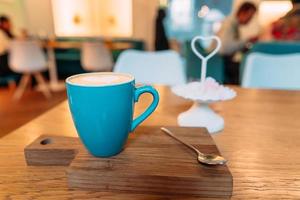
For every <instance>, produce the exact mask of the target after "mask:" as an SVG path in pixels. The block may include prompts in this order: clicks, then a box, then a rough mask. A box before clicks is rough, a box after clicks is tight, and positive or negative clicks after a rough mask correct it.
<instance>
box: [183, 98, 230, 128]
mask: <svg viewBox="0 0 300 200" xmlns="http://www.w3.org/2000/svg"><path fill="white" fill-rule="evenodd" d="M177 121H178V124H179V126H187V127H206V128H207V130H208V132H209V133H216V132H219V131H221V130H223V129H224V120H223V118H222V117H221V116H220V115H218V114H217V113H215V112H214V111H213V110H212V109H211V108H210V107H209V106H208V103H201V104H200V103H198V102H194V104H193V106H192V107H191V108H190V109H189V110H187V111H186V112H183V113H181V114H179V115H178V118H177Z"/></svg>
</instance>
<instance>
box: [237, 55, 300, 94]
mask: <svg viewBox="0 0 300 200" xmlns="http://www.w3.org/2000/svg"><path fill="white" fill-rule="evenodd" d="M299 63H300V53H295V54H282V55H274V54H265V53H256V52H254V53H250V54H249V55H248V56H247V58H246V60H245V70H244V72H243V76H242V87H246V88H268V89H284V90H300V65H299Z"/></svg>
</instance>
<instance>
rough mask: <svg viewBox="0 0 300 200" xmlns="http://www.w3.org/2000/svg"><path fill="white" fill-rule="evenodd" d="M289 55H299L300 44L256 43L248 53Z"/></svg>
mask: <svg viewBox="0 0 300 200" xmlns="http://www.w3.org/2000/svg"><path fill="white" fill-rule="evenodd" d="M254 52H259V53H268V54H276V55H278V54H289V53H297V52H299V53H300V42H261V43H256V44H254V45H253V47H252V48H251V50H250V53H254Z"/></svg>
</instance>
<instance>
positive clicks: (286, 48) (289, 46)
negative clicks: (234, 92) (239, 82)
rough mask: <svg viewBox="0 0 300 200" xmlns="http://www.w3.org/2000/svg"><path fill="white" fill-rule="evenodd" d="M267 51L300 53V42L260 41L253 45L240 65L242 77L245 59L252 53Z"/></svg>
mask: <svg viewBox="0 0 300 200" xmlns="http://www.w3.org/2000/svg"><path fill="white" fill-rule="evenodd" d="M255 52H256V53H267V54H274V55H280V54H291V53H300V42H283V41H276V42H259V43H256V44H254V45H253V47H252V48H251V49H250V50H249V52H248V53H247V54H246V55H245V56H244V58H243V60H242V63H241V65H240V78H242V76H243V73H244V68H245V60H246V58H247V56H248V54H251V53H255Z"/></svg>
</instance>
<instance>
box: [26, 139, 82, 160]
mask: <svg viewBox="0 0 300 200" xmlns="http://www.w3.org/2000/svg"><path fill="white" fill-rule="evenodd" d="M80 147H81V142H80V141H79V139H78V138H75V137H64V136H51V135H42V136H40V137H39V138H37V139H36V140H34V141H33V142H32V143H31V144H29V145H28V146H26V147H25V149H24V156H25V159H26V163H27V165H29V166H69V165H70V163H71V161H73V159H74V158H75V156H76V154H77V153H78V150H79V148H80Z"/></svg>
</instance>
